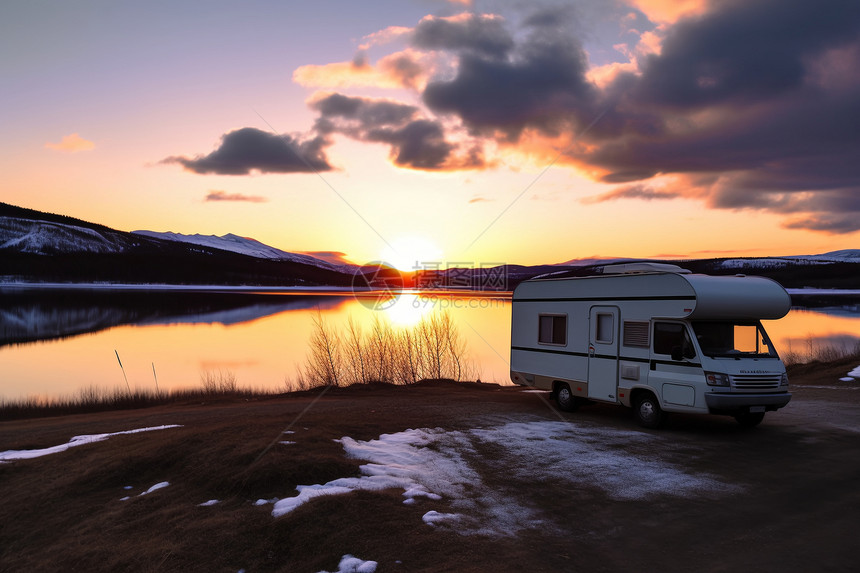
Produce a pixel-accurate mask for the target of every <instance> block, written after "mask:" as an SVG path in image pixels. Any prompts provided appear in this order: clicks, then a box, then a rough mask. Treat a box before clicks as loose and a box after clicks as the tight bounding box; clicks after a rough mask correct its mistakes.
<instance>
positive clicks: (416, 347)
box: [288, 312, 476, 389]
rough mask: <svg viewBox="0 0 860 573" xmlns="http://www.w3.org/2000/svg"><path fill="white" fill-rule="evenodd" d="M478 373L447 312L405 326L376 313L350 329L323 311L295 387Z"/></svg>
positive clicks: (405, 381)
mask: <svg viewBox="0 0 860 573" xmlns="http://www.w3.org/2000/svg"><path fill="white" fill-rule="evenodd" d="M475 376H476V368H475V366H474V365H473V364H472V363H471V362H470V361H469V360H468V358H467V349H466V343H465V341H464V340H463V338H462V337H461V336H460V333H459V331H458V330H457V326H456V324H455V323H454V321H453V319H452V318H451V315H450V314H449V313H447V312H445V313H439V314H435V313H434V314H432V315H430V316H428V317H424V318H423V319H422V320H421V321H420V322H418V323H417V324H415V325H414V326H411V327H401V328H398V327H395V326H393V325H392V324H391V323H390V322H387V321H385V320H384V319H382V318H380V317H378V316H377V317H376V318H375V319H374V320H373V322H372V323H371V324H370V327H369V328H367V329H363V328H362V327H361V326H360V325H359V324H357V323H355V322H354V321H353V320H352V318H350V319H349V320H348V322H347V325H346V327H345V328H343V329H335V328H334V327H333V326H331V325H330V324H329V323H327V322H326V321H325V319H324V318H323V317H322V315H321V314H319V313H318V314H317V315H316V316H315V317H314V331H313V333H312V335H311V340H310V354H309V356H308V359H307V362H306V364H305V366H304V368H303V369H300V370H299V374H298V377H297V379H296V380H295V381H293V382H292V383H291V389H308V388H315V387H318V386H350V385H353V384H368V383H370V382H383V383H388V384H414V383H415V382H418V381H420V380H442V379H445V380H454V381H457V382H460V381H462V380H466V379H473V378H475ZM288 384H290V383H289V382H288Z"/></svg>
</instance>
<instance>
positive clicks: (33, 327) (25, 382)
mask: <svg viewBox="0 0 860 573" xmlns="http://www.w3.org/2000/svg"><path fill="white" fill-rule="evenodd" d="M510 310H511V307H510V294H508V293H485V292H456V293H450V292H449V293H439V292H436V291H427V292H420V291H407V292H404V293H401V294H399V296H397V297H391V296H390V295H386V294H373V293H360V294H358V295H355V294H353V293H352V292H345V291H332V290H325V289H319V290H310V289H309V290H301V291H299V290H291V291H283V290H269V291H263V290H260V289H250V288H249V289H244V290H238V291H237V290H235V289H230V290H224V289H218V288H211V289H205V290H200V289H183V288H176V289H164V290H159V289H154V290H140V289H135V288H131V289H127V290H117V289H114V288H111V289H108V288H104V289H74V290H66V289H62V288H56V289H49V290H44V289H39V290H30V289H27V290H18V289H4V290H3V292H2V297H0V399H16V398H23V397H27V396H44V397H57V396H66V395H74V394H76V393H77V392H78V390H79V389H81V388H87V387H90V386H96V387H99V388H105V389H113V388H125V387H126V377H127V379H128V385H129V386H131V387H132V388H146V389H155V387H156V383H157V385H158V388H160V389H161V390H167V389H179V388H195V387H200V386H201V379H202V378H204V377H207V376H216V377H217V376H219V375H228V376H231V377H235V379H236V381H237V382H238V386H239V387H245V388H252V389H261V390H288V389H291V388H292V387H293V385H294V383H295V381H296V380H297V379H298V378H299V376H298V372H299V369H301V368H303V367H304V365H305V363H306V360H307V357H308V351H309V346H308V343H309V338H310V336H311V334H312V332H313V328H314V319H315V318H318V319H322V320H323V321H324V322H325V324H326V325H327V326H329V327H331V328H332V329H334V330H341V331H344V330H345V329H346V327H347V324H348V321H349V319H350V318H351V319H352V321H353V322H354V323H355V324H358V325H360V326H362V327H363V328H366V329H367V328H370V327H371V326H372V324H373V322H374V320H380V319H381V320H383V321H385V322H388V323H390V324H391V326H392V327H394V328H408V327H411V326H414V325H415V324H417V323H418V322H419V321H420V320H422V318H424V317H429V316H432V315H433V313H444V312H447V313H449V314H450V317H451V319H452V321H453V322H454V324H455V325H456V327H457V330H458V332H459V334H460V336H461V337H462V339H463V340H464V341H465V343H466V355H467V358H468V360H469V361H470V362H471V364H472V365H473V368H474V369H475V371H476V372H477V376H478V377H480V379H481V380H482V381H484V382H496V383H500V384H510V378H509V369H508V360H509V352H510V350H509V346H510V314H511V312H510ZM764 323H765V327H766V329H767V330H768V332H769V333H770V335H771V338H772V339H773V342H774V343H775V345H776V347H777V350H778V351H780V352H781V353H783V354H785V353H786V352H788V351H793V352H799V353H801V354H803V353H806V352H808V351H809V350H810V349H811V350H813V351H814V350H815V346H816V345H828V346H840V347H853V346H854V345H856V344H857V343H858V341H860V308H858V306H856V305H854V306H851V305H846V306H843V307H830V308H819V309H814V308H809V309H806V308H797V307H795V308H792V310H791V312H790V313H789V314H788V315H787V316H786V317H785V318H783V319H780V320H777V321H764ZM117 357H119V359H120V360H121V361H122V369H121V368H120V364H119V362H118V360H117ZM123 370H124V371H123Z"/></svg>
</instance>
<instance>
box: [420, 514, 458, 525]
mask: <svg viewBox="0 0 860 573" xmlns="http://www.w3.org/2000/svg"><path fill="white" fill-rule="evenodd" d="M460 517H461V516H460V515H459V514H457V513H439V512H438V511H428V512H427V513H425V514H424V515H423V517H421V519H422V520H423V521H424V523H426V524H427V525H436V524H437V523H442V522H451V521H459V519H460Z"/></svg>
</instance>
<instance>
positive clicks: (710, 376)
mask: <svg viewBox="0 0 860 573" xmlns="http://www.w3.org/2000/svg"><path fill="white" fill-rule="evenodd" d="M705 382H707V383H708V386H728V385H729V376H728V375H727V374H719V373H717V372H705Z"/></svg>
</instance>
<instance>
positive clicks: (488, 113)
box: [423, 34, 597, 140]
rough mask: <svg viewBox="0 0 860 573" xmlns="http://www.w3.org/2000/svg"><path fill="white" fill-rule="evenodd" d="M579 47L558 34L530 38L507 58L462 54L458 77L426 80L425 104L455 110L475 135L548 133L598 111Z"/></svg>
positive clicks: (510, 137)
mask: <svg viewBox="0 0 860 573" xmlns="http://www.w3.org/2000/svg"><path fill="white" fill-rule="evenodd" d="M586 71H587V59H586V56H585V53H584V52H583V50H582V48H581V46H580V45H579V44H578V43H577V42H576V41H575V40H574V39H572V38H570V37H566V36H563V35H560V34H540V35H537V34H536V35H534V36H532V37H531V38H530V39H529V40H528V41H526V42H525V43H524V44H523V45H522V46H520V47H519V48H518V49H517V50H516V53H515V54H513V55H512V57H511V58H509V59H498V58H491V57H483V56H481V55H478V54H473V53H463V54H461V55H460V57H459V64H458V67H457V75H456V76H455V77H454V78H453V79H451V80H437V81H432V82H429V83H428V84H427V87H426V88H425V90H424V93H423V99H424V103H425V104H427V107H429V108H430V109H431V110H433V111H435V112H437V113H445V114H454V115H456V116H457V117H459V118H460V120H462V122H463V124H464V125H465V126H466V127H467V128H469V129H470V130H471V131H472V132H473V133H476V134H483V135H492V134H495V133H498V134H503V136H504V137H505V138H506V139H508V140H516V139H517V138H518V137H519V136H520V134H521V133H522V131H523V130H524V129H526V128H533V129H537V130H539V131H541V132H545V133H547V134H549V135H557V134H559V133H560V132H562V131H564V130H566V129H571V127H572V126H575V125H576V124H577V121H576V119H577V117H578V116H581V117H587V116H588V115H590V114H593V113H594V110H595V107H594V104H595V103H596V102H595V96H596V95H597V94H596V92H595V89H594V86H593V85H592V84H591V83H590V82H588V81H587V80H586V79H585V72H586Z"/></svg>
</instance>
